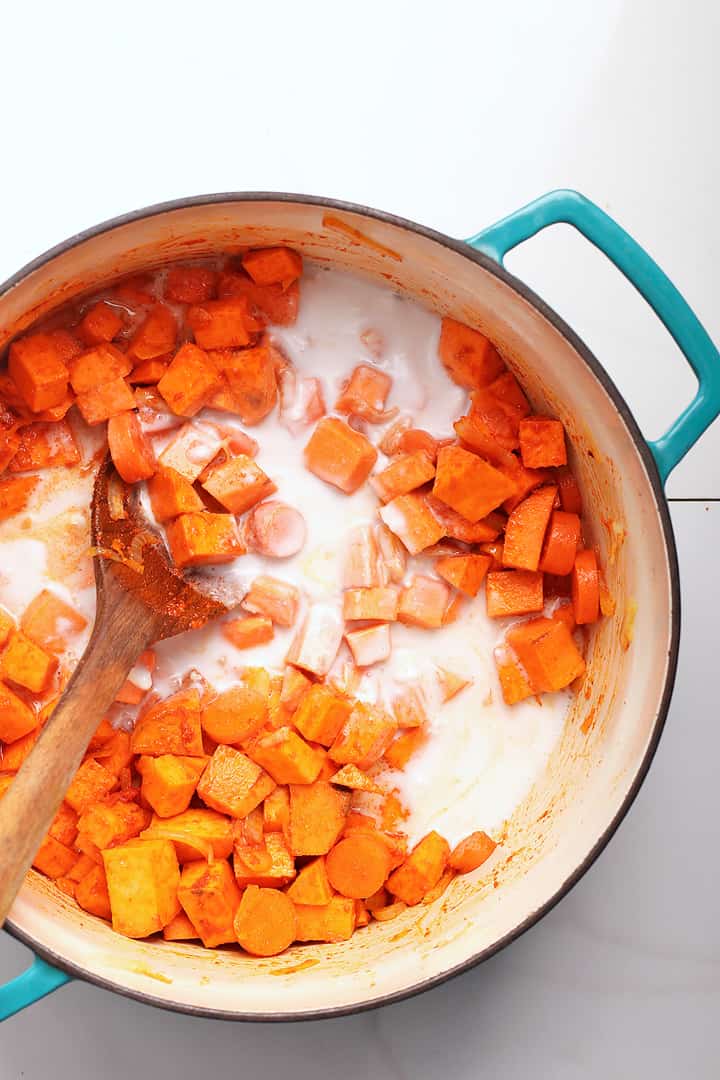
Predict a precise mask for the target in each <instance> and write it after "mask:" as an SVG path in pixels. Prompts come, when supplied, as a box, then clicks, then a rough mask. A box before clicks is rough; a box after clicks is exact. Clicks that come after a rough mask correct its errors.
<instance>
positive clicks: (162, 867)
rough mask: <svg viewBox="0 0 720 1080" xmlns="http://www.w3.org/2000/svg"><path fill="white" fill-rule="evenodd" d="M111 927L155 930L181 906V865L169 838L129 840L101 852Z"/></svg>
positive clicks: (138, 934)
mask: <svg viewBox="0 0 720 1080" xmlns="http://www.w3.org/2000/svg"><path fill="white" fill-rule="evenodd" d="M103 863H104V866H105V875H106V878H107V889H108V895H109V897H110V908H111V911H112V926H113V930H115V931H117V933H119V934H124V935H125V936H126V937H132V938H144V937H149V935H150V934H156V933H157V932H158V931H159V930H162V928H163V927H164V926H166V925H167V923H169V922H170V920H171V919H173V918H174V917H175V916H176V915H177V913H178V911H179V910H180V902H179V900H178V898H177V891H178V887H179V885H180V868H179V867H178V861H177V856H176V855H175V849H174V848H173V846H172V844H171V843H170V841H169V840H129V841H128V842H127V843H126V844H121V845H120V846H119V847H114V848H108V850H107V851H104V852H103Z"/></svg>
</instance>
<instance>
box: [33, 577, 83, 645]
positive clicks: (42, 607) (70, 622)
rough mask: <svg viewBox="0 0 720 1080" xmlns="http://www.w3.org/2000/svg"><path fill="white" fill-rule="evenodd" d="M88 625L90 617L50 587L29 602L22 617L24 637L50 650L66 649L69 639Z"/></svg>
mask: <svg viewBox="0 0 720 1080" xmlns="http://www.w3.org/2000/svg"><path fill="white" fill-rule="evenodd" d="M86 626H87V619H86V618H85V617H84V616H83V615H81V614H80V613H79V612H78V611H76V610H75V608H72V607H70V605H69V604H66V603H65V601H64V600H61V599H60V597H59V596H57V595H56V594H55V593H54V592H51V591H50V590H49V589H43V590H42V592H39V593H38V594H37V596H36V597H35V598H34V599H33V600H31V601H30V603H29V604H28V606H27V607H26V608H25V611H24V612H23V615H22V618H21V620H20V629H21V630H22V632H23V633H24V634H25V636H26V637H27V638H29V639H30V641H32V642H33V643H34V644H35V645H37V646H38V647H39V648H41V649H44V650H45V651H46V652H50V653H61V652H63V651H64V650H65V649H66V648H67V646H68V638H69V637H72V635H73V634H78V633H80V631H81V630H84V629H85V627H86Z"/></svg>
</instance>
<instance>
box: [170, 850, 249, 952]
mask: <svg viewBox="0 0 720 1080" xmlns="http://www.w3.org/2000/svg"><path fill="white" fill-rule="evenodd" d="M177 895H178V900H179V901H180V903H181V904H182V907H183V910H184V911H185V914H186V915H187V916H188V918H189V919H190V922H191V923H192V925H193V926H194V927H195V929H196V930H197V932H198V934H199V935H200V939H201V941H202V943H203V945H204V946H205V948H207V949H214V948H216V946H218V945H226V944H228V942H230V941H235V940H236V938H235V930H234V929H233V919H234V918H235V912H236V911H237V909H238V907H239V905H240V897H241V893H240V889H239V888H238V886H237V882H236V881H235V878H234V877H233V873H232V870H231V869H230V866H229V864H228V863H226V862H225V861H224V860H219V861H218V862H213V863H210V864H209V863H207V862H191V863H188V864H187V865H186V866H185V867H183V871H182V876H181V878H180V885H179V888H178V894H177Z"/></svg>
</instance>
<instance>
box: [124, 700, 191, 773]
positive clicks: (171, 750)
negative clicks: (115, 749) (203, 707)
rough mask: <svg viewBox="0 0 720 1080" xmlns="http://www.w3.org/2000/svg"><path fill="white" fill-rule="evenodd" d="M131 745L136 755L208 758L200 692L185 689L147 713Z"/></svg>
mask: <svg viewBox="0 0 720 1080" xmlns="http://www.w3.org/2000/svg"><path fill="white" fill-rule="evenodd" d="M131 747H132V751H133V753H135V754H148V755H151V756H153V757H160V756H161V755H163V754H176V755H179V756H180V757H200V758H202V757H204V756H205V751H204V749H203V742H202V731H201V730H200V695H199V693H198V691H197V690H194V689H191V690H181V691H179V692H178V693H177V694H173V695H172V697H169V698H166V699H165V701H158V702H157V703H156V704H155V705H152V706H151V707H150V708H149V709H147V710H146V711H145V712H143V713H142V714H141V715H140V716H139V717H138V719H137V721H136V723H135V728H134V730H133V733H132V741H131Z"/></svg>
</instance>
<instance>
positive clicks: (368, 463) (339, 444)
mask: <svg viewBox="0 0 720 1080" xmlns="http://www.w3.org/2000/svg"><path fill="white" fill-rule="evenodd" d="M376 460H377V450H376V449H375V447H374V446H373V445H372V443H371V442H370V441H369V440H368V439H367V438H366V437H365V436H364V435H363V434H362V433H361V432H359V431H355V430H354V429H353V428H351V427H349V426H348V425H347V424H346V423H345V422H344V421H343V420H339V419H337V417H333V416H329V417H327V418H326V419H324V420H321V421H320V423H319V424H318V425H317V427H316V428H315V431H314V432H313V434H312V435H311V437H310V441H309V442H308V444H307V446H306V447H305V464H306V466H307V468H308V469H309V470H310V472H312V473H314V474H315V476H318V477H319V478H320V479H321V480H324V481H325V482H326V483H328V484H332V485H333V486H334V487H337V488H339V489H340V491H344V492H345V494H346V495H350V494H352V493H353V492H354V491H357V489H358V488H359V487H360V486H361V485H362V484H364V483H365V481H366V480H367V478H368V476H369V474H370V472H371V470H372V468H373V465H374V464H375V462H376Z"/></svg>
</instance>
